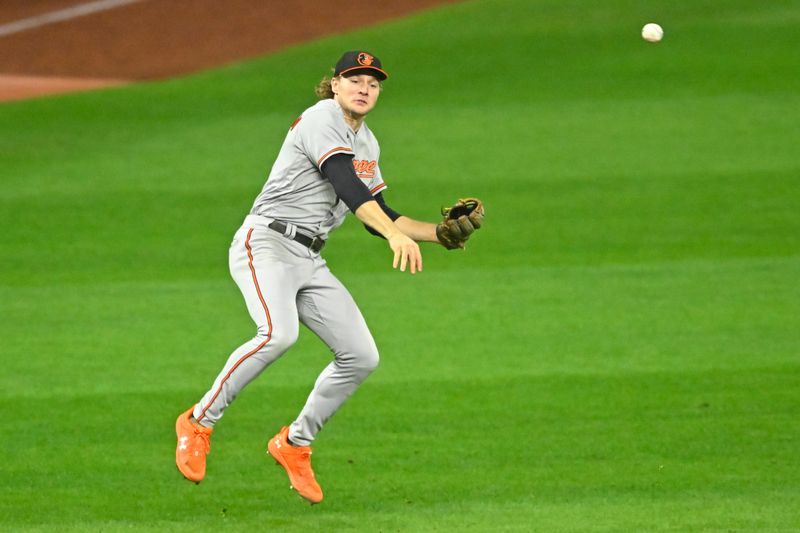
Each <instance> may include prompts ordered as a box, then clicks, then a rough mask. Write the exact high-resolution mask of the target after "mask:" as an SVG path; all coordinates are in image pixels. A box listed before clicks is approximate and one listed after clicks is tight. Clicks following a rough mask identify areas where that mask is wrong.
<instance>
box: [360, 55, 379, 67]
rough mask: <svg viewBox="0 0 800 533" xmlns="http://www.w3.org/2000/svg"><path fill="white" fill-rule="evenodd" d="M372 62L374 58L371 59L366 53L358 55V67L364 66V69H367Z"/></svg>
mask: <svg viewBox="0 0 800 533" xmlns="http://www.w3.org/2000/svg"><path fill="white" fill-rule="evenodd" d="M374 60H375V58H373V57H372V56H371V55H369V54H368V53H366V52H361V53H360V54H358V64H359V65H364V66H365V67H368V66H370V65H371V64H372V62H373V61H374Z"/></svg>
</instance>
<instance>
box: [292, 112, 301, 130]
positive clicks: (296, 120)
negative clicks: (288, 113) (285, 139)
mask: <svg viewBox="0 0 800 533" xmlns="http://www.w3.org/2000/svg"><path fill="white" fill-rule="evenodd" d="M301 118H303V115H300V116H299V117H297V118H296V119H294V122H292V125H291V126H289V130H290V131H291V130H293V129H294V127H295V126H297V123H298V122H300V119H301Z"/></svg>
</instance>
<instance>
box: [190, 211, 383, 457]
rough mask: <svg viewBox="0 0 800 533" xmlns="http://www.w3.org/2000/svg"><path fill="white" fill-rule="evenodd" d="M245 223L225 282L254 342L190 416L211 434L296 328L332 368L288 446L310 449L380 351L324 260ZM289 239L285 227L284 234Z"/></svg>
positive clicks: (262, 224)
mask: <svg viewBox="0 0 800 533" xmlns="http://www.w3.org/2000/svg"><path fill="white" fill-rule="evenodd" d="M270 221H271V220H270V219H268V218H265V217H261V216H256V215H248V216H247V218H246V219H245V221H244V224H243V225H242V227H241V228H239V230H238V231H237V232H236V235H235V236H234V239H233V243H232V244H231V248H230V253H229V264H230V271H231V275H232V276H233V279H234V281H236V284H237V285H238V286H239V289H240V290H241V291H242V295H243V296H244V299H245V302H246V303H247V309H248V311H249V312H250V316H251V317H252V318H253V321H254V322H255V323H256V326H257V335H256V336H255V337H253V339H251V340H249V341H248V342H246V343H244V344H243V345H241V346H240V347H239V348H237V349H236V350H234V352H233V353H232V354H231V355H230V357H229V358H228V361H227V363H225V366H224V367H223V368H222V371H221V372H220V373H219V375H218V376H217V379H216V380H215V381H214V385H213V386H212V387H211V389H210V390H209V391H208V392H207V393H206V394H205V396H203V399H202V400H200V402H199V403H198V404H197V406H196V407H195V409H194V416H195V418H196V419H197V420H199V421H200V422H201V423H202V424H203V425H205V426H208V427H213V426H214V424H216V423H217V421H219V419H220V418H221V417H222V414H223V412H224V410H225V408H226V407H227V406H228V405H230V404H231V402H233V400H234V399H235V398H236V396H237V394H238V393H239V391H241V390H242V389H243V388H244V387H245V386H246V385H247V384H248V383H250V382H251V381H252V380H253V379H255V377H256V376H258V375H259V374H260V373H261V372H262V371H264V369H266V368H267V367H268V366H269V365H270V364H271V363H272V362H273V361H275V360H277V359H278V358H279V357H280V356H281V355H283V353H284V352H285V351H286V350H288V349H289V348H290V347H291V346H292V345H293V344H294V343H295V341H297V336H298V333H299V323H300V322H302V323H303V324H305V325H306V326H307V327H308V328H309V329H310V330H311V331H313V332H314V333H316V334H317V336H319V338H320V339H322V341H323V342H325V344H327V345H328V346H329V347H330V349H331V351H332V352H333V356H334V359H333V361H332V362H331V363H330V364H329V365H328V366H327V367H326V368H325V369H324V370H323V371H322V373H321V374H320V375H319V377H318V378H317V381H316V383H315V384H314V388H313V390H312V391H311V394H310V395H309V397H308V400H307V402H306V405H305V407H303V410H302V411H301V412H300V415H299V416H298V417H297V419H296V420H295V421H294V422H293V423H292V424H291V425H290V427H289V438H290V439H291V440H292V442H293V443H295V444H296V445H298V446H308V445H310V444H311V442H312V441H313V440H314V438H315V436H316V435H317V433H318V432H319V430H320V429H321V428H322V426H323V424H325V422H326V421H327V420H328V419H329V418H330V417H331V416H333V414H334V413H335V412H336V411H337V410H338V409H339V407H341V405H342V404H343V403H344V402H345V401H346V400H347V398H349V397H350V395H351V394H353V392H355V390H356V388H357V387H358V385H359V384H361V382H362V381H364V379H366V377H367V376H368V375H369V374H370V373H371V372H372V371H373V370H374V369H375V368H376V367H377V366H378V349H377V347H376V346H375V341H374V340H373V338H372V334H371V333H370V331H369V328H368V327H367V324H366V322H365V321H364V317H363V316H362V315H361V311H360V310H359V309H358V306H357V305H356V303H355V301H354V300H353V297H352V296H351V295H350V293H349V292H348V290H347V289H346V288H345V287H344V285H342V283H341V282H340V281H339V280H338V279H336V277H335V276H334V275H333V274H332V273H331V271H330V270H329V269H328V266H327V265H326V263H325V260H324V259H322V257H321V256H320V255H319V254H318V253H315V252H312V251H311V250H309V249H308V248H306V247H304V246H303V245H302V244H300V243H298V242H295V241H293V240H291V239H290V238H288V237H287V236H284V235H281V234H279V233H277V232H276V231H274V230H272V229H270V228H268V227H267V224H269V222H270ZM291 231H294V228H293V227H292V226H291V225H290V227H289V229H288V230H287V232H291Z"/></svg>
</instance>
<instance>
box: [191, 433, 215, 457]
mask: <svg viewBox="0 0 800 533" xmlns="http://www.w3.org/2000/svg"><path fill="white" fill-rule="evenodd" d="M194 436H195V437H196V438H198V439H200V441H202V443H203V451H204V452H206V454H207V453H208V452H210V451H211V441H210V440H209V438H208V437H209V435H208V433H204V432H202V431H199V430H198V431H195V432H194Z"/></svg>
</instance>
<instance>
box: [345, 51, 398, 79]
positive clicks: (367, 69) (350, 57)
mask: <svg viewBox="0 0 800 533" xmlns="http://www.w3.org/2000/svg"><path fill="white" fill-rule="evenodd" d="M362 71H363V72H362ZM333 74H334V76H340V75H342V74H351V75H353V74H372V75H373V76H375V77H376V78H378V79H379V80H381V81H383V80H385V79H386V78H388V77H389V75H388V74H386V71H384V70H383V69H382V68H381V60H380V59H378V58H377V57H375V56H374V55H372V54H370V53H369V52H364V51H363V50H351V51H350V52H345V53H344V55H342V58H341V59H339V62H338V63H336V68H335V69H334V72H333Z"/></svg>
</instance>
